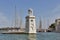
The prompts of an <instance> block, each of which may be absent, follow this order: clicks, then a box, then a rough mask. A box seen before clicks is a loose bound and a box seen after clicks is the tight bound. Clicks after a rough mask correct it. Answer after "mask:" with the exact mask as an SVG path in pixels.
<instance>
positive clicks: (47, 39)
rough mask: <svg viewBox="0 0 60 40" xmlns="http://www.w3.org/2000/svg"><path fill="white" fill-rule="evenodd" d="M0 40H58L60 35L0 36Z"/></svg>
mask: <svg viewBox="0 0 60 40" xmlns="http://www.w3.org/2000/svg"><path fill="white" fill-rule="evenodd" d="M0 40H60V33H42V32H40V33H37V34H29V35H28V34H0Z"/></svg>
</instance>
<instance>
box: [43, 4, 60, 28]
mask: <svg viewBox="0 0 60 40" xmlns="http://www.w3.org/2000/svg"><path fill="white" fill-rule="evenodd" d="M47 14H48V12H47ZM59 18H60V5H58V6H56V7H54V9H52V10H49V16H47V17H46V18H45V17H44V18H43V20H42V21H43V22H42V23H43V27H42V28H48V26H49V25H51V24H52V23H55V20H56V19H59Z"/></svg>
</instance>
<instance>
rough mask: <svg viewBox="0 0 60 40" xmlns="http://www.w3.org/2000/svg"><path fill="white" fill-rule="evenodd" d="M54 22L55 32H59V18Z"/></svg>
mask: <svg viewBox="0 0 60 40" xmlns="http://www.w3.org/2000/svg"><path fill="white" fill-rule="evenodd" d="M55 23H56V27H55V30H56V32H60V19H56V20H55Z"/></svg>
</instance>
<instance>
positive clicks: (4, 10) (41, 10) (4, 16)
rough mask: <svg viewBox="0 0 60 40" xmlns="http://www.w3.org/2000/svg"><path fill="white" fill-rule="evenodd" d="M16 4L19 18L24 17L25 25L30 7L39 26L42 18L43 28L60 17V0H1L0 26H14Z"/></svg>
mask: <svg viewBox="0 0 60 40" xmlns="http://www.w3.org/2000/svg"><path fill="white" fill-rule="evenodd" d="M15 5H16V13H17V14H18V19H19V20H20V18H21V19H22V25H24V26H25V17H26V16H27V15H28V9H29V8H32V9H33V11H34V15H35V16H36V25H37V26H36V27H37V28H38V24H39V20H40V18H41V20H42V28H48V26H49V25H51V24H52V23H54V22H55V19H58V18H60V0H0V27H12V26H14V15H15Z"/></svg>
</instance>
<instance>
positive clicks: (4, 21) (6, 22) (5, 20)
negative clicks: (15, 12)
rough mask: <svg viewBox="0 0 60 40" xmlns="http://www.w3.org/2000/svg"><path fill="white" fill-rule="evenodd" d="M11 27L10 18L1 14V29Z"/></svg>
mask: <svg viewBox="0 0 60 40" xmlns="http://www.w3.org/2000/svg"><path fill="white" fill-rule="evenodd" d="M8 25H9V20H8V18H7V17H6V16H5V15H4V14H3V13H1V12H0V27H7V26H8Z"/></svg>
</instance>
